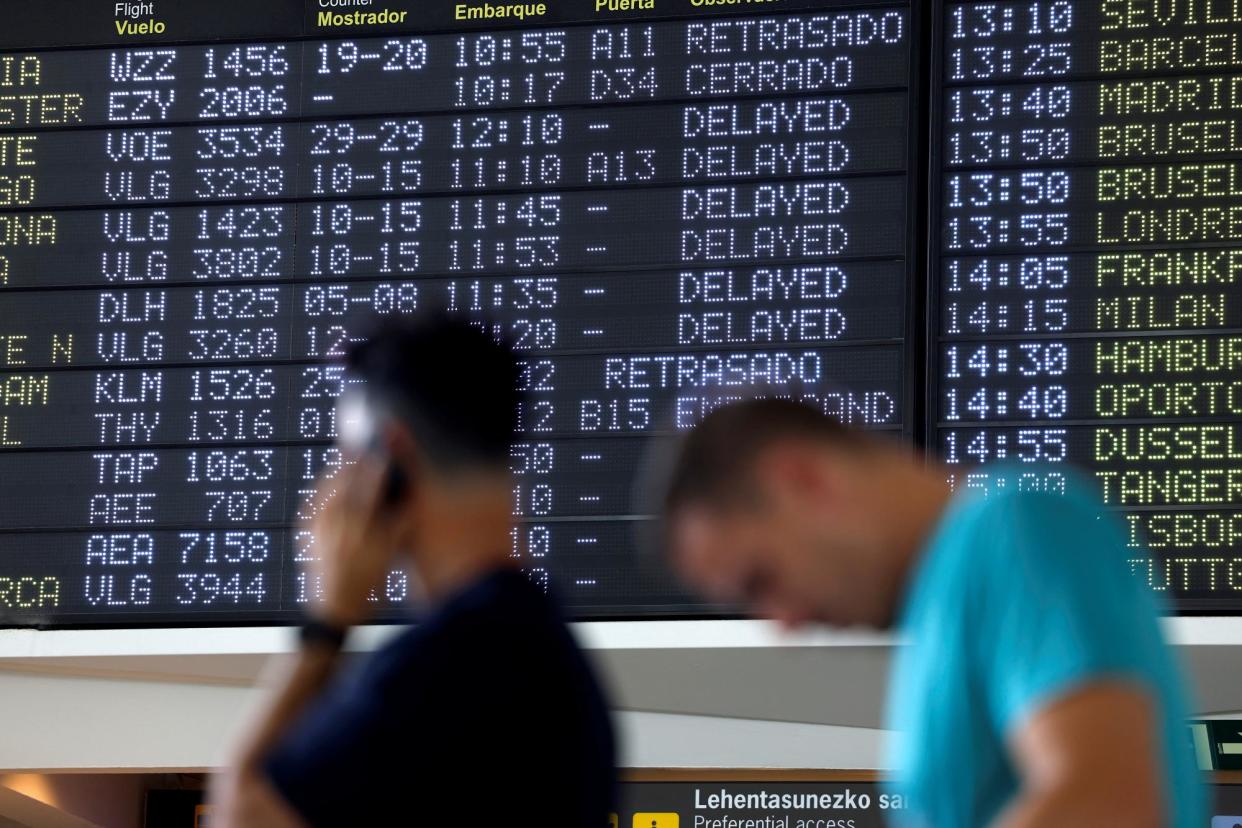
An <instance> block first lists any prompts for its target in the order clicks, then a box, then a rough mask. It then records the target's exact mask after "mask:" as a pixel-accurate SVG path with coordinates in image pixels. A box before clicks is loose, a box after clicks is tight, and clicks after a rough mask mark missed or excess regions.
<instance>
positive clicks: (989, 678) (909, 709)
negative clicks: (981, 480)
mask: <svg viewBox="0 0 1242 828" xmlns="http://www.w3.org/2000/svg"><path fill="white" fill-rule="evenodd" d="M1125 544H1126V541H1125V533H1124V528H1123V526H1122V525H1121V524H1120V523H1119V522H1118V521H1117V520H1116V519H1115V518H1114V517H1112V516H1111V515H1107V514H1102V509H1101V507H1100V505H1099V504H1098V503H1097V502H1096V501H1095V499H1094V498H1093V497H1092V496H1091V495H1090V493H1089V491H1088V489H1087V487H1086V485H1085V484H1084V483H1081V482H1078V481H1073V480H1071V481H1070V482H1069V483H1068V484H1067V490H1066V491H1065V493H1064V494H1043V493H1038V494H1037V493H1019V492H1016V491H1012V490H1011V491H1002V492H1001V493H999V494H998V493H996V492H993V493H991V494H990V495H987V496H983V495H979V494H966V493H959V494H958V495H957V496H956V497H955V498H954V499H953V501H952V502H951V504H950V507H949V509H948V511H947V512H946V514H945V515H944V517H943V518H942V520H941V522H940V525H939V527H938V529H937V530H936V532H935V534H934V536H933V537H932V539H931V541H930V543H929V544H928V545H927V547H926V548H925V549H924V551H923V555H922V557H921V559H920V561H919V563H918V564H917V565H916V568H915V570H914V572H913V575H912V579H911V582H910V584H909V586H908V587H907V593H906V599H905V604H904V606H903V608H902V611H901V616H900V632H901V634H902V636H903V639H904V645H905V646H903V647H902V648H901V649H900V651H899V653H898V655H897V657H896V660H895V662H894V666H893V672H892V677H891V685H890V690H889V700H888V705H889V706H888V710H889V714H888V716H889V727H890V728H891V729H892V730H893V731H895V733H894V738H893V742H892V744H891V745H890V752H891V756H890V761H891V765H890V767H892V768H893V769H894V782H893V788H894V791H895V792H896V793H899V794H902V795H903V796H904V797H905V798H906V802H907V804H908V805H909V806H910V807H909V809H908V810H907V811H906V812H905V818H904V819H903V820H898V824H901V825H911V826H935V828H968V827H970V828H973V826H986V825H988V824H989V823H990V822H991V821H992V820H993V819H994V818H995V817H996V816H997V815H998V813H999V812H1000V811H1001V810H1002V809H1003V808H1004V807H1005V806H1006V805H1007V804H1008V803H1009V802H1010V801H1011V800H1012V799H1013V798H1014V797H1015V796H1016V795H1017V793H1018V777H1017V772H1016V769H1015V768H1014V766H1013V764H1012V763H1011V762H1010V758H1009V755H1008V753H1007V752H1006V742H1005V740H1006V735H1007V734H1009V733H1011V732H1013V731H1014V730H1015V729H1017V728H1019V727H1021V725H1022V723H1023V722H1024V721H1025V719H1026V718H1027V717H1028V716H1029V715H1030V714H1031V713H1034V712H1036V711H1038V710H1040V709H1041V708H1042V707H1044V706H1045V705H1047V704H1048V703H1050V702H1052V701H1055V700H1056V699H1057V698H1058V697H1061V696H1063V695H1065V694H1067V693H1068V692H1070V691H1072V690H1074V689H1076V688H1077V687H1080V686H1082V685H1083V684H1085V683H1088V682H1090V681H1092V680H1095V679H1100V678H1120V679H1123V680H1125V679H1130V680H1133V681H1135V682H1138V683H1140V684H1142V685H1143V686H1144V687H1146V688H1147V689H1148V690H1149V691H1150V692H1151V693H1152V694H1153V696H1154V698H1155V699H1156V700H1157V701H1158V703H1159V706H1160V711H1161V715H1162V717H1163V721H1162V728H1163V746H1164V764H1165V770H1166V774H1167V778H1168V788H1167V790H1168V794H1169V797H1168V798H1169V800H1170V801H1169V807H1170V810H1171V813H1170V814H1169V818H1168V822H1167V823H1166V824H1168V825H1169V826H1173V828H1204V826H1206V825H1207V816H1206V810H1205V796H1204V792H1203V789H1202V786H1201V782H1200V778H1199V772H1198V770H1197V769H1196V766H1195V762H1194V756H1193V752H1192V750H1191V747H1190V738H1189V735H1188V730H1187V726H1186V721H1185V718H1186V716H1187V715H1188V708H1187V702H1186V698H1187V697H1186V693H1185V690H1184V688H1183V683H1182V679H1181V675H1180V671H1179V668H1178V664H1177V663H1176V659H1175V656H1174V655H1173V653H1172V652H1171V651H1170V650H1169V649H1168V648H1167V647H1166V646H1165V645H1164V640H1163V637H1162V635H1161V631H1160V627H1159V621H1158V618H1157V615H1158V613H1159V611H1160V607H1159V604H1158V602H1157V600H1156V599H1155V598H1154V597H1153V595H1152V594H1151V592H1150V590H1149V589H1148V588H1147V586H1146V585H1145V584H1143V583H1141V582H1140V581H1139V579H1138V578H1136V577H1133V576H1132V575H1130V571H1129V565H1128V563H1127V559H1128V558H1129V557H1132V553H1133V552H1134V550H1132V549H1131V550H1127V549H1126V545H1125ZM1127 551H1128V552H1130V553H1131V554H1127Z"/></svg>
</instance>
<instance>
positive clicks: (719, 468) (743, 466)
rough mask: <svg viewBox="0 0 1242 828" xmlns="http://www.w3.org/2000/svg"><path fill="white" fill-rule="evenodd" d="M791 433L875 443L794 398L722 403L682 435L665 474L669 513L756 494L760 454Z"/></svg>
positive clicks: (834, 440) (843, 441)
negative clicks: (756, 464)
mask: <svg viewBox="0 0 1242 828" xmlns="http://www.w3.org/2000/svg"><path fill="white" fill-rule="evenodd" d="M788 439H809V440H817V441H828V442H832V443H834V444H837V445H840V446H844V447H848V448H851V449H855V448H858V449H861V448H863V447H865V446H868V445H870V440H869V438H867V437H865V436H864V435H863V434H862V433H861V432H858V431H856V430H854V429H850V428H847V427H846V426H844V425H841V424H840V423H839V422H837V421H836V420H834V419H832V418H831V417H828V416H826V415H825V414H824V413H823V412H821V411H818V410H817V409H815V408H813V407H812V406H810V405H808V404H806V403H803V402H799V401H797V400H793V399H783V398H774V397H766V398H759V399H751V400H745V401H743V402H738V403H733V404H731V405H726V406H723V407H721V408H717V409H716V410H715V411H713V412H711V413H710V414H708V415H707V416H706V417H704V418H703V420H702V422H700V423H699V424H698V425H697V426H695V427H694V429H693V430H692V431H690V433H689V434H687V435H686V436H685V437H684V438H683V439H682V441H681V445H680V448H679V449H678V450H677V452H676V458H675V460H674V461H673V465H672V467H671V469H670V470H669V473H668V475H667V477H666V482H665V488H664V512H665V514H666V515H668V514H672V513H673V512H676V511H677V510H678V509H681V508H683V507H685V506H687V505H690V504H707V505H713V506H718V505H726V504H729V503H736V502H739V501H743V500H746V499H747V498H750V497H753V496H755V491H754V489H753V487H752V485H751V484H752V477H751V472H752V471H753V466H754V462H755V459H756V458H757V457H758V455H759V454H760V453H761V452H763V451H764V450H765V449H767V448H768V447H770V446H771V445H772V444H773V443H776V442H778V441H780V440H788Z"/></svg>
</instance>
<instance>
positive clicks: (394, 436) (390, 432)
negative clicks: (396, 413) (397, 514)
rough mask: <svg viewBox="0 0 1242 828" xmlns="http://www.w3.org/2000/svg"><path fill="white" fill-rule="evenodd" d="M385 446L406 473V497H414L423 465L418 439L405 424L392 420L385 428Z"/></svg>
mask: <svg viewBox="0 0 1242 828" xmlns="http://www.w3.org/2000/svg"><path fill="white" fill-rule="evenodd" d="M384 448H385V450H386V451H387V452H388V456H389V458H390V459H391V460H392V461H393V462H395V463H397V464H398V465H399V466H400V468H401V471H402V473H403V474H404V475H405V478H406V490H405V498H404V499H407V500H408V499H409V498H411V497H414V496H415V495H416V494H417V492H418V483H419V479H420V478H421V476H422V475H421V472H422V465H423V456H422V452H421V451H420V450H419V445H418V441H417V439H416V438H415V437H414V435H413V434H412V433H410V430H409V429H407V428H406V427H405V426H403V425H401V424H400V423H393V422H390V423H388V425H387V426H386V428H385V430H384Z"/></svg>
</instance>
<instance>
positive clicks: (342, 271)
mask: <svg viewBox="0 0 1242 828" xmlns="http://www.w3.org/2000/svg"><path fill="white" fill-rule="evenodd" d="M921 14H922V12H921V10H918V9H912V8H911V5H910V4H909V3H908V2H838V0H773V2H767V3H762V4H760V3H757V2H754V3H739V2H727V3H726V2H711V1H710V0H675V2H674V1H673V0H542V1H541V2H520V3H508V2H481V0H463V2H448V0H431V2H429V1H428V0H418V2H413V0H409V1H408V2H407V1H406V0H391V1H390V2H385V1H384V0H330V1H329V0H306V1H305V2H303V0H213V2H210V3H208V2H181V1H180V0H179V1H178V2H173V0H153V2H152V1H148V2H121V3H114V2H104V1H103V0H46V2H40V3H38V4H23V5H21V6H20V7H14V8H11V9H10V8H6V9H5V12H4V21H3V25H2V26H0V624H27V625H55V624H214V623H245V622H264V621H288V620H291V619H293V618H295V617H296V615H297V613H298V611H299V610H300V609H302V608H304V607H305V605H307V604H308V603H313V602H314V601H315V600H316V597H317V585H316V584H315V583H313V582H312V581H311V580H310V579H309V576H308V575H306V574H304V573H303V572H302V571H301V566H300V565H301V564H302V563H304V562H305V561H306V559H307V557H308V556H309V555H312V554H313V546H312V544H311V538H310V537H309V535H308V533H307V531H306V529H305V528H304V527H303V525H302V524H301V522H300V521H301V520H302V519H303V518H305V517H306V512H307V509H308V504H307V499H308V496H309V493H310V490H311V487H312V485H313V481H314V480H315V479H316V477H317V476H319V475H320V474H322V473H325V472H327V473H329V474H330V473H331V472H332V471H333V470H334V469H338V468H340V466H341V463H342V460H341V457H340V455H339V453H338V452H337V450H336V449H335V448H334V447H333V438H334V437H335V433H336V432H335V427H336V424H335V404H336V399H337V397H338V396H339V395H340V393H341V391H342V388H343V387H344V385H345V384H346V382H348V378H347V377H345V376H344V375H343V373H342V370H341V368H340V366H339V365H338V364H334V361H333V360H334V358H335V357H337V356H339V355H340V354H341V352H342V349H343V348H344V347H345V346H346V345H347V344H348V343H349V342H350V341H352V340H353V339H355V338H356V337H357V336H358V335H359V332H361V331H363V330H365V328H366V326H367V325H368V324H370V323H371V322H372V321H374V320H375V319H376V318H377V317H380V316H383V315H391V314H409V313H413V312H415V311H416V310H421V309H428V308H438V309H445V310H448V311H450V312H454V313H460V314H463V315H466V316H468V317H470V318H473V319H476V320H480V324H483V323H482V321H481V320H483V319H487V320H490V321H489V323H488V324H492V325H494V326H496V328H497V331H496V332H497V333H498V334H503V335H504V336H505V337H506V338H507V339H509V340H510V341H512V342H513V343H514V344H515V345H516V346H517V347H518V348H520V349H521V351H522V359H523V371H522V380H521V383H522V386H523V389H524V390H525V391H527V392H528V394H529V399H530V402H529V403H528V404H527V406H526V407H525V408H524V409H523V410H522V412H521V421H522V426H521V428H522V437H521V440H520V442H519V443H518V444H517V445H516V446H515V447H514V449H513V452H512V468H513V472H514V492H513V498H514V510H515V515H516V516H517V518H518V519H519V523H518V529H517V530H516V531H515V533H514V537H513V545H514V546H513V549H514V554H515V555H516V556H518V557H520V558H521V559H522V565H523V566H524V568H525V569H526V571H527V572H528V573H529V574H530V576H531V577H532V578H534V579H535V580H536V581H537V582H539V583H542V584H546V585H549V586H551V587H554V588H555V589H556V591H557V592H558V593H559V594H560V595H561V596H562V598H563V599H564V600H565V601H566V602H567V603H568V605H569V607H570V609H571V611H572V612H574V613H575V614H577V615H578V616H580V617H601V616H651V615H677V614H687V613H704V612H708V611H710V610H711V609H712V608H710V607H705V606H702V605H700V604H697V603H695V602H693V601H692V600H691V599H689V598H688V597H687V596H686V595H684V594H683V593H682V591H681V589H680V588H679V587H678V586H677V584H676V583H675V582H674V581H673V580H672V579H671V578H669V577H668V576H667V575H666V574H665V573H663V572H661V571H660V570H659V569H658V568H656V567H655V566H654V565H653V564H652V563H651V562H649V561H647V562H644V561H642V560H641V559H640V558H639V557H637V556H635V555H634V554H633V553H632V551H631V550H632V547H633V542H634V541H633V538H634V527H635V525H636V524H639V523H641V522H642V521H643V520H644V519H645V518H647V517H648V516H647V515H644V514H641V513H636V512H635V508H634V504H633V502H632V498H631V489H632V479H633V476H634V472H635V470H636V469H637V467H638V464H639V462H640V458H641V457H642V451H643V448H644V441H643V437H644V435H648V434H650V433H652V432H653V431H655V430H657V429H666V430H667V429H675V428H685V427H687V426H689V425H691V424H692V423H694V422H695V421H696V420H697V419H699V418H700V417H701V416H703V414H704V412H705V411H706V410H707V409H708V408H709V407H710V406H711V405H713V404H715V402H714V401H718V400H719V398H720V396H721V394H722V389H723V391H724V392H727V390H728V389H729V388H730V387H735V386H736V387H739V388H740V387H743V386H753V385H764V386H768V387H772V388H776V389H780V388H794V387H796V388H797V389H798V390H797V392H796V393H797V394H798V395H800V396H801V397H803V398H805V399H807V400H809V401H810V402H812V404H814V405H817V406H819V407H820V408H822V410H824V411H825V412H827V413H829V414H831V415H833V416H835V417H838V418H840V419H842V420H844V421H846V422H850V423H854V424H858V425H862V426H866V427H869V428H874V429H877V430H885V431H891V432H895V433H898V434H910V433H911V432H912V422H911V417H910V415H909V406H910V404H911V401H912V400H913V399H914V397H915V394H914V393H912V389H913V388H914V387H915V386H914V385H913V377H915V376H917V375H918V374H921V373H922V369H921V363H919V364H915V363H913V362H912V360H911V359H910V357H909V355H908V352H907V349H908V348H909V347H911V346H912V343H913V342H914V341H915V340H920V339H921V332H920V333H919V334H916V335H915V336H913V337H911V336H909V335H908V327H909V324H910V320H911V319H912V318H914V317H913V314H912V312H911V302H912V298H913V297H914V296H915V294H916V293H917V292H918V291H917V290H912V289H911V287H910V286H911V283H912V279H913V274H914V273H915V272H916V261H917V260H918V259H919V258H920V256H916V250H917V249H918V242H919V240H920V238H921V231H920V229H919V227H918V226H916V222H918V221H919V218H918V216H919V210H918V209H917V208H916V207H914V205H913V204H912V202H913V200H914V199H913V198H912V193H913V192H914V191H915V190H916V188H917V183H916V180H915V179H916V176H912V175H911V169H912V165H911V159H912V158H913V157H915V154H916V153H918V152H919V151H920V150H921V143H920V141H919V140H917V135H918V130H917V127H918V124H919V123H921V122H922V118H921V116H920V115H919V114H918V106H919V95H918V94H917V92H916V93H915V94H912V91H911V88H912V86H913V84H912V78H913V77H915V73H916V68H917V66H918V64H919V62H920V53H919V50H918V49H917V48H916V47H917V44H918V43H919V36H918V30H919V28H920V27H919V26H918V25H917V19H918V18H920V17H921ZM912 136H913V137H912ZM919 347H921V345H920V346H919ZM445 358H451V356H448V355H446V357H445ZM469 381H470V377H468V376H463V377H462V382H463V383H466V382H469ZM412 590H413V588H412V586H411V584H410V582H409V579H408V578H407V576H406V575H404V574H403V573H401V572H393V573H392V575H391V576H390V577H389V578H388V580H387V582H386V584H385V585H384V587H383V589H382V590H380V591H379V593H377V594H376V595H375V596H374V601H375V603H376V607H377V612H378V614H379V615H380V616H381V617H383V616H385V615H386V614H389V613H393V612H395V611H396V608H398V607H400V606H401V605H402V604H403V603H405V602H406V600H407V598H408V597H409V595H410V593H411V592H412Z"/></svg>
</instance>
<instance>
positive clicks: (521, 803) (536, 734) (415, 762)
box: [267, 571, 616, 828]
mask: <svg viewBox="0 0 1242 828" xmlns="http://www.w3.org/2000/svg"><path fill="white" fill-rule="evenodd" d="M614 764H615V757H614V742H613V733H612V727H611V723H610V719H609V715H608V707H607V705H606V704H605V701H604V696H603V694H602V692H601V691H600V687H599V685H598V684H597V683H596V681H595V677H594V675H593V674H592V672H591V669H590V667H589V666H588V664H587V662H586V659H585V657H584V656H583V654H582V652H581V651H580V650H579V649H578V647H577V644H576V643H575V642H574V640H573V639H572V637H571V636H570V633H569V630H568V629H567V628H566V626H565V622H564V621H563V619H562V618H561V615H560V613H559V611H558V610H557V608H556V605H555V604H554V603H553V602H552V600H551V599H550V598H548V597H547V596H546V595H545V594H544V593H543V591H542V590H541V589H539V588H538V587H536V586H535V585H534V584H532V583H531V582H530V581H529V580H528V579H527V578H526V577H525V576H524V575H522V574H521V573H520V572H516V571H502V572H496V573H494V574H491V575H488V576H486V577H484V578H483V579H481V580H480V581H478V582H477V583H475V584H474V585H473V586H471V587H469V588H468V589H466V590H465V591H464V592H462V593H460V594H459V595H457V596H456V597H455V598H453V599H451V600H450V601H449V602H448V603H446V604H445V605H444V606H443V607H441V608H440V609H439V610H438V611H437V612H436V613H435V614H434V615H433V616H431V617H430V618H428V619H427V620H426V621H425V622H424V623H421V624H419V625H418V626H417V627H414V628H412V629H410V630H409V631H408V632H406V633H404V634H402V635H401V636H400V637H398V638H397V639H396V640H394V641H393V642H391V643H390V644H389V645H388V646H386V647H385V648H384V649H382V650H380V651H379V652H377V653H375V654H374V655H372V656H371V657H370V658H368V659H367V661H366V662H364V664H363V665H361V667H360V669H358V670H355V671H352V672H350V673H349V674H347V675H346V676H345V677H344V678H343V679H342V680H340V681H338V682H336V683H335V684H334V685H333V686H332V687H331V689H330V690H328V691H327V692H326V693H325V694H324V696H323V697H321V698H320V699H319V700H317V701H316V702H315V703H314V704H312V705H311V706H310V707H309V708H308V710H307V711H306V712H305V713H304V714H303V715H302V717H301V718H300V720H299V722H298V723H297V724H296V725H295V726H294V727H293V728H292V729H291V730H290V732H289V733H288V734H287V735H286V736H285V738H284V739H283V741H282V742H281V744H280V745H279V746H278V747H277V748H276V749H275V750H274V751H273V753H272V755H271V756H270V757H269V759H268V762H267V772H268V775H269V777H270V779H271V780H272V782H273V784H274V785H275V787H276V789H277V790H278V791H279V792H280V794H281V795H282V796H283V797H284V798H285V799H286V800H287V801H288V802H289V803H290V804H291V805H292V806H293V807H294V809H295V810H296V811H298V813H299V814H301V816H302V818H303V819H304V820H305V821H306V822H307V823H308V824H309V825H311V826H315V827H316V828H318V826H360V825H367V826H378V825H392V824H403V825H428V826H440V825H467V824H469V825H539V826H541V828H594V826H601V827H602V826H604V825H607V824H608V822H607V820H608V815H609V813H610V812H612V811H614V810H615V807H614V803H615V790H616V789H615V784H616V781H615V770H614ZM394 820H396V821H394Z"/></svg>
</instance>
